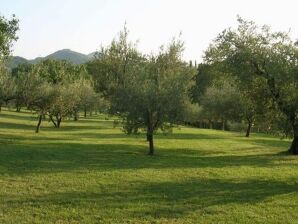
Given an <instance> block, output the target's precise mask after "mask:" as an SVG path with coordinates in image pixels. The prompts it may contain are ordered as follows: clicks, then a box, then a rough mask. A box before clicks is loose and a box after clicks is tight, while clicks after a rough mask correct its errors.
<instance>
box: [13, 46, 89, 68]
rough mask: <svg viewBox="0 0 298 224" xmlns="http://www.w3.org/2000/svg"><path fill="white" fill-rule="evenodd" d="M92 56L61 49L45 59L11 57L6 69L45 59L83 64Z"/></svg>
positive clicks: (44, 58)
mask: <svg viewBox="0 0 298 224" xmlns="http://www.w3.org/2000/svg"><path fill="white" fill-rule="evenodd" d="M94 54H95V52H93V53H90V54H82V53H79V52H76V51H72V50H70V49H63V50H59V51H56V52H54V53H52V54H50V55H47V56H45V57H38V58H35V59H33V60H28V59H26V58H23V57H19V56H12V57H11V58H10V60H9V61H8V67H9V68H14V67H16V66H17V65H18V64H22V63H30V64H36V63H38V62H40V61H42V60H46V59H53V60H66V61H69V62H71V63H73V64H84V63H86V62H88V61H90V60H92V58H93V57H94Z"/></svg>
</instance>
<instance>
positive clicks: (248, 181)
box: [0, 110, 298, 224]
mask: <svg viewBox="0 0 298 224" xmlns="http://www.w3.org/2000/svg"><path fill="white" fill-rule="evenodd" d="M36 123H37V118H36V115H34V114H31V113H29V112H21V113H16V112H9V111H7V110H4V111H2V112H1V113H0V223H43V224H44V223H113V224H114V223H179V224H180V223H283V224H285V223H298V212H297V211H298V157H297V156H291V155H288V154H286V153H284V151H286V149H287V148H288V147H289V144H290V142H289V140H281V139H279V138H277V137H272V136H266V135H261V134H252V136H251V138H245V137H242V136H243V133H233V132H225V131H215V130H206V129H194V128H188V127H181V128H176V129H174V131H173V133H172V134H168V135H163V134H157V136H156V138H155V139H156V141H155V145H156V153H157V154H156V156H152V157H151V156H147V154H146V153H147V148H148V146H147V143H146V142H145V136H144V135H139V136H127V135H125V134H124V133H123V132H122V131H121V130H120V128H114V127H113V119H108V117H107V116H105V115H100V116H94V117H91V118H88V119H81V120H80V121H78V122H75V121H66V122H64V123H62V127H61V129H56V128H53V127H52V125H51V124H50V123H48V122H47V121H45V122H43V124H42V128H41V132H40V133H39V134H35V133H34V129H35V125H36Z"/></svg>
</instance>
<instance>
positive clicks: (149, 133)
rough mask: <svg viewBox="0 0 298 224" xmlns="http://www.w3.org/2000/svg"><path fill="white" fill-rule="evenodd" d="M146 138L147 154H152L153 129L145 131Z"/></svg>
mask: <svg viewBox="0 0 298 224" xmlns="http://www.w3.org/2000/svg"><path fill="white" fill-rule="evenodd" d="M147 138H148V142H149V153H148V155H150V156H153V155H154V144H153V131H151V130H150V131H149V132H148V133H147Z"/></svg>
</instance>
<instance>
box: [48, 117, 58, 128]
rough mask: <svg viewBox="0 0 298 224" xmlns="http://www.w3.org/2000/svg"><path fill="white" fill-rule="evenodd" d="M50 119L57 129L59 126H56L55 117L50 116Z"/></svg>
mask: <svg viewBox="0 0 298 224" xmlns="http://www.w3.org/2000/svg"><path fill="white" fill-rule="evenodd" d="M49 117H50V120H51V121H52V123H53V124H54V126H55V128H57V124H56V122H55V121H54V118H53V116H52V115H49Z"/></svg>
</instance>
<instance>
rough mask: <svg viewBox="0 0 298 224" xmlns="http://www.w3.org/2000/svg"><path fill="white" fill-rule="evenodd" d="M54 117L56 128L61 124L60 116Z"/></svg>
mask: <svg viewBox="0 0 298 224" xmlns="http://www.w3.org/2000/svg"><path fill="white" fill-rule="evenodd" d="M56 119H57V128H60V124H61V121H62V117H60V116H57V117H56Z"/></svg>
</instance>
